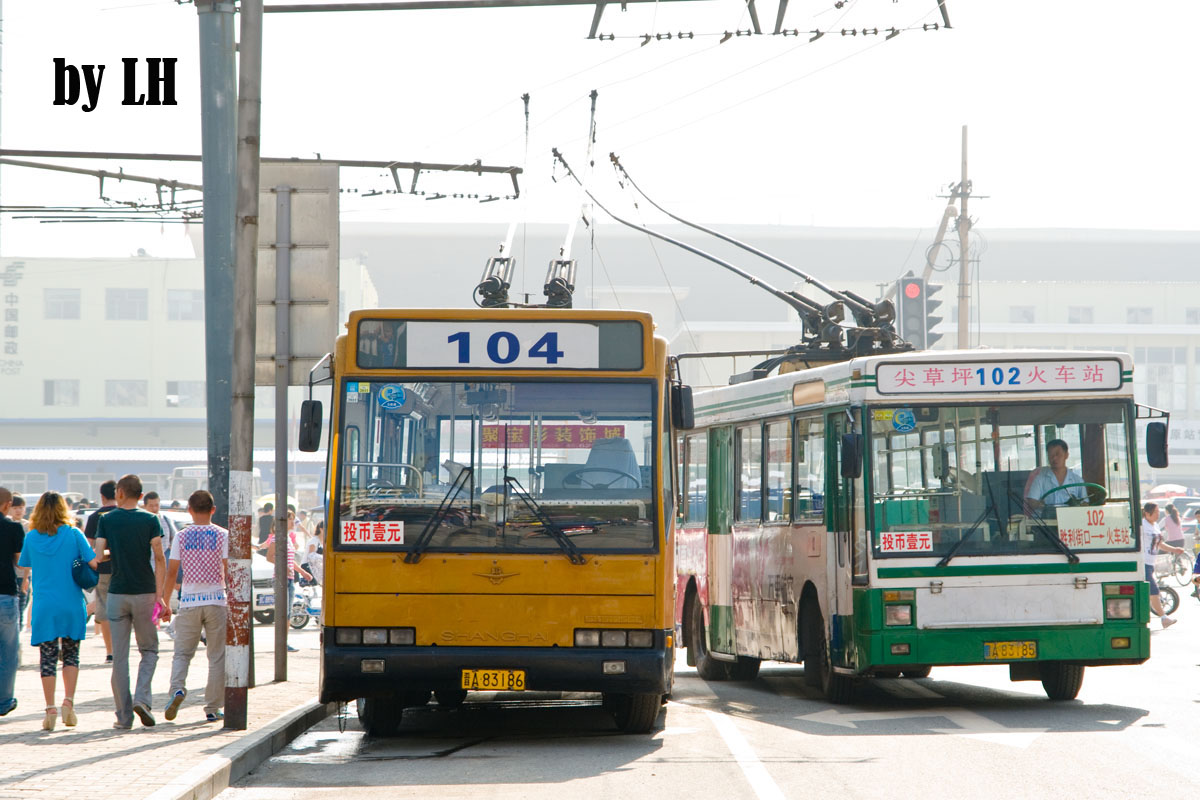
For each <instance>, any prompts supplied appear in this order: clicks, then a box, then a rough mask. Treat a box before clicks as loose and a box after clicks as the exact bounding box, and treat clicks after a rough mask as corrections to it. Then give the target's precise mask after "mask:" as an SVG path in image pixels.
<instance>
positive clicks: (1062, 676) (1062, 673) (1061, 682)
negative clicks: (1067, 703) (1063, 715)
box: [1039, 661, 1083, 700]
mask: <svg viewBox="0 0 1200 800" xmlns="http://www.w3.org/2000/svg"><path fill="white" fill-rule="evenodd" d="M1039 671H1040V672H1041V674H1042V688H1043V689H1045V690H1046V696H1047V697H1049V698H1050V699H1051V700H1074V699H1075V696H1076V695H1078V694H1079V687H1080V686H1082V685H1083V667H1082V666H1080V665H1079V664H1064V663H1063V662H1061V661H1048V662H1046V663H1044V664H1042V665H1041V666H1040V668H1039Z"/></svg>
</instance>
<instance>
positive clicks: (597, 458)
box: [579, 437, 642, 489]
mask: <svg viewBox="0 0 1200 800" xmlns="http://www.w3.org/2000/svg"><path fill="white" fill-rule="evenodd" d="M588 468H595V469H597V470H605V471H609V470H616V471H617V472H623V473H625V474H626V475H628V476H629V477H621V476H614V474H613V473H612V472H608V474H607V476H601V475H598V476H597V478H598V479H599V480H601V481H602V482H603V483H605V484H608V488H610V489H640V488H642V469H641V467H640V466H638V462H637V456H636V455H634V452H633V443H632V442H630V441H629V440H628V439H625V438H623V437H613V438H611V439H597V440H596V441H595V442H593V443H592V449H591V450H590V451H589V452H588V457H587V461H586V462H584V464H583V466H582V467H579V469H581V470H585V471H586V470H587V469H588Z"/></svg>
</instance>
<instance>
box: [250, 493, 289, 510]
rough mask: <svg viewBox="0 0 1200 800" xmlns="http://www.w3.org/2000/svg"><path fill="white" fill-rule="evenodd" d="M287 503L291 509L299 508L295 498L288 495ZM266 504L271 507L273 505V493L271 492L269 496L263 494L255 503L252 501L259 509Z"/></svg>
mask: <svg viewBox="0 0 1200 800" xmlns="http://www.w3.org/2000/svg"><path fill="white" fill-rule="evenodd" d="M287 501H288V505H290V506H291V507H292V508H299V507H300V503H299V502H297V500H296V498H294V497H292V496H291V495H290V494H289V495H288V499H287ZM267 503H270V504H271V505H275V493H274V492H271V493H270V494H264V495H263V496H262V497H260V498H258V499H257V500H256V501H254V504H255V505H256V506H257V507H259V508H262V507H263V506H265V505H266V504H267Z"/></svg>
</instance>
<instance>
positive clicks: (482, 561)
mask: <svg viewBox="0 0 1200 800" xmlns="http://www.w3.org/2000/svg"><path fill="white" fill-rule="evenodd" d="M330 372H331V376H332V379H333V385H334V389H333V398H334V400H333V404H332V405H333V408H332V410H331V414H330V418H331V425H330V436H329V455H330V467H329V475H330V481H329V498H328V502H329V509H328V515H327V518H328V520H329V525H328V539H327V541H326V544H325V560H326V561H325V563H326V571H325V606H324V622H323V624H324V627H323V637H322V645H321V673H320V698H321V700H322V702H326V701H331V700H335V701H336V700H341V701H347V700H356V701H357V703H358V714H359V717H360V719H361V721H362V723H363V725H364V728H365V729H366V730H367V731H368V732H369V733H370V734H373V735H383V734H387V733H389V732H392V731H394V730H395V728H396V726H397V725H398V723H399V721H400V718H401V714H402V712H403V710H404V709H405V708H406V707H413V706H420V705H424V704H425V703H427V702H429V701H430V699H431V696H433V697H436V700H437V703H438V704H439V705H444V706H456V705H458V704H460V703H462V702H463V701H464V699H465V698H466V697H467V694H468V692H471V691H488V692H494V691H503V692H521V691H526V690H539V691H552V692H553V691H570V692H598V693H603V698H604V703H605V705H606V707H607V708H608V709H609V710H610V711H611V713H612V714H613V716H614V718H615V720H616V723H617V725H618V727H619V728H620V729H622V730H625V731H629V732H639V731H646V730H648V729H650V728H651V727H652V725H653V724H654V722H655V720H656V719H657V716H658V713H659V711H660V708H661V705H662V703H663V702H664V698H665V696H666V695H667V694H668V693H669V691H670V689H671V675H672V663H673V653H674V641H673V636H672V633H673V631H672V620H673V614H674V591H673V585H672V584H673V575H674V565H673V549H672V543H671V541H670V538H671V537H670V530H671V526H672V524H673V521H674V517H675V510H674V503H673V489H672V481H671V451H672V447H671V441H672V432H671V431H672V425H671V420H672V417H671V408H672V397H674V398H675V400H676V403H677V405H678V406H679V407H680V408H684V409H686V408H688V406H687V403H686V401H687V400H689V399H690V395H688V393H687V391H686V390H685V389H680V390H677V391H675V392H672V387H671V385H670V384H669V382H668V379H667V352H666V343H665V342H664V341H663V340H662V339H661V338H656V337H655V336H654V335H653V328H652V324H651V320H650V317H649V316H648V315H646V314H642V313H636V312H615V311H613V312H610V311H577V310H569V309H568V310H545V309H537V310H532V309H519V310H510V309H482V310H479V309H470V310H453V311H445V310H436V311H435V310H372V311H358V312H355V313H353V314H352V315H351V317H350V321H349V323H348V331H347V333H346V334H345V335H343V336H341V337H339V339H338V341H337V347H336V350H335V352H334V353H333V354H332V363H331V370H330ZM314 406H315V401H311V400H310V401H308V404H307V408H306V410H305V418H306V420H308V422H307V423H306V426H307V427H306V429H305V431H303V432H302V438H306V439H308V441H307V443H306V444H307V446H309V447H311V446H313V445H314V444H315V437H314V435H313V427H314V426H313V425H312V422H313V421H314V420H316V421H317V423H316V424H317V425H318V426H319V419H320V417H319V413H320V412H319V406H316V407H315V408H314ZM680 419H681V421H684V419H683V417H680Z"/></svg>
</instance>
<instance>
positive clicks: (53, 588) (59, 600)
mask: <svg viewBox="0 0 1200 800" xmlns="http://www.w3.org/2000/svg"><path fill="white" fill-rule="evenodd" d="M76 558H81V559H83V560H84V561H86V562H88V563H89V564H90V565H91V567H92V569H95V568H96V553H95V551H93V550H92V548H91V546H90V545H89V544H88V541H87V539H86V538H84V535H83V531H81V530H79V529H78V528H76V527H75V526H73V525H72V524H71V510H70V508H69V507H68V506H67V501H66V500H64V499H63V496H62V495H61V494H59V493H58V492H46V493H45V494H43V495H42V497H41V499H40V500H38V504H37V507H36V508H35V509H34V510H33V515H32V516H31V517H30V518H29V533H27V534H25V546H24V547H23V548H22V549H21V560H20V562H19V565H20V566H22V567H31V568H32V569H33V625H32V626H30V627H31V628H32V630H33V642H32V643H33V644H35V645H38V646H39V647H40V648H41V670H42V693H43V694H44V695H45V696H46V718H45V719H44V720H42V730H47V731H52V730H54V723H55V720H56V719H57V717H58V709H57V708H55V707H54V691H55V684H56V682H57V675H56V674H55V673H56V668H57V665H58V660H59V657H60V652H61V657H62V662H63V690H64V692H65V695H64V697H63V702H62V719H63V724H64V725H66V726H67V727H72V726H74V725H75V723H76V722H77V721H78V718H77V717H76V715H75V683H76V681H78V680H79V643H80V642H81V641H83V637H84V633H85V632H86V629H87V612H86V602H85V601H84V598H83V590H82V589H80V588H79V585H78V584H76V583H75V578H74V577H73V576H72V574H71V565H72V563H74V561H75V559H76ZM60 642H61V645H60Z"/></svg>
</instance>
